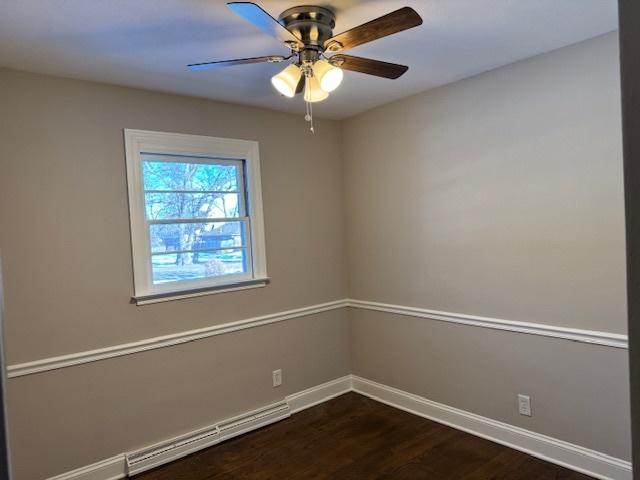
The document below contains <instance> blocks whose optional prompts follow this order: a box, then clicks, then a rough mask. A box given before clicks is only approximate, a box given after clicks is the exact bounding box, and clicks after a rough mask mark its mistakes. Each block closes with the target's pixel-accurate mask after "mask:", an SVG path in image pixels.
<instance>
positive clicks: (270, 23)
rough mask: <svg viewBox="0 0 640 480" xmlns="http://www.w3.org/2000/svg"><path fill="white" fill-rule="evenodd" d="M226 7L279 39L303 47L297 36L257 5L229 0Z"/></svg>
mask: <svg viewBox="0 0 640 480" xmlns="http://www.w3.org/2000/svg"><path fill="white" fill-rule="evenodd" d="M227 7H229V8H230V9H231V10H232V11H233V12H234V13H236V14H238V15H240V16H241V17H242V18H244V19H245V20H247V21H248V22H250V23H252V24H254V25H255V26H256V27H258V28H259V29H260V30H262V31H263V32H265V33H268V34H269V35H272V36H274V37H276V38H278V39H279V40H280V41H282V42H292V43H293V45H296V46H298V47H300V48H302V47H304V43H303V42H302V41H301V40H300V39H299V38H298V37H296V36H295V35H294V34H293V33H291V32H290V31H289V30H287V29H286V28H284V27H283V26H282V24H281V23H280V22H278V21H277V20H276V19H275V18H273V17H272V16H271V15H269V14H268V13H267V12H265V11H264V10H263V9H262V8H261V7H260V6H259V5H256V4H255V3H252V2H230V3H227Z"/></svg>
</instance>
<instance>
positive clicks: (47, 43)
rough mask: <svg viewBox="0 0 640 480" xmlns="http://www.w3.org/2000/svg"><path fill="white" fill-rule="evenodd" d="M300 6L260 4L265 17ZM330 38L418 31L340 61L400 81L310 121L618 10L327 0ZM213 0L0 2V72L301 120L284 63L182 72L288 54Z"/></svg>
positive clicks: (277, 0) (580, 0) (354, 84)
mask: <svg viewBox="0 0 640 480" xmlns="http://www.w3.org/2000/svg"><path fill="white" fill-rule="evenodd" d="M305 2H307V3H313V2H308V0H298V1H296V0H260V1H259V2H258V3H259V4H260V5H261V6H262V7H263V8H264V9H265V10H267V11H268V12H269V13H270V14H271V15H273V16H274V17H277V16H278V15H279V14H280V12H281V11H283V10H285V9H286V8H289V7H291V6H295V5H297V4H304V3H305ZM320 4H321V5H326V6H331V7H333V8H334V9H335V10H336V12H337V20H336V28H335V30H334V32H335V33H339V32H341V31H344V30H346V29H348V28H351V27H353V26H356V25H358V24H360V23H364V22H365V21H368V20H371V19H373V18H375V17H378V16H380V15H383V14H385V13H388V12H390V11H392V10H395V9H397V8H400V7H403V6H405V5H408V6H411V7H413V8H414V9H415V10H417V11H418V13H420V15H421V16H422V18H423V19H424V24H423V25H422V26H420V27H417V28H414V29H412V30H408V31H405V32H402V33H399V34H397V35H394V36H390V37H387V38H383V39H380V40H378V41H375V42H372V43H370V44H367V45H363V46H360V47H357V48H354V49H353V50H350V51H349V53H351V54H353V55H358V56H365V57H371V58H375V59H379V60H386V61H391V62H395V63H402V64H406V65H409V67H410V69H409V71H408V72H407V73H406V74H405V75H404V76H403V77H402V78H400V79H398V80H386V79H379V78H375V77H370V76H367V75H362V74H358V73H353V72H347V73H346V74H345V80H344V82H343V84H342V86H341V87H340V88H339V89H338V90H337V91H336V92H334V93H333V94H332V96H331V98H329V100H327V101H325V102H323V103H322V104H318V105H317V107H316V110H315V111H316V114H317V115H320V116H323V117H328V118H344V117H348V116H350V115H353V114H356V113H359V112H362V111H364V110H367V109H370V108H372V107H375V106H377V105H381V104H384V103H387V102H390V101H392V100H395V99H398V98H401V97H405V96H408V95H412V94H414V93H417V92H420V91H423V90H427V89H429V88H433V87H435V86H438V85H443V84H445V83H449V82H452V81H455V80H459V79H461V78H464V77H468V76H471V75H474V74H477V73H480V72H483V71H487V70H490V69H493V68H496V67H498V66H500V65H505V64H508V63H512V62H514V61H517V60H520V59H523V58H527V57H530V56H533V55H536V54H539V53H543V52H546V51H549V50H553V49H556V48H559V47H562V46H565V45H569V44H572V43H576V42H579V41H582V40H585V39H587V38H591V37H594V36H597V35H600V34H603V33H606V32H609V31H612V30H616V29H617V1H616V0H330V2H328V3H327V2H322V3H320ZM286 52H287V50H286V49H284V47H282V46H281V45H280V44H279V42H278V41H277V40H275V39H272V38H271V37H269V36H267V35H266V34H264V33H262V32H261V31H259V30H257V29H256V28H255V27H253V26H252V25H251V24H249V23H247V22H246V21H245V20H243V19H242V18H240V17H238V16H236V15H235V14H233V13H232V12H231V11H230V10H228V9H227V8H226V6H225V2H224V1H222V0H0V65H2V66H7V67H11V68H16V69H20V70H28V71H33V72H42V73H50V74H54V75H61V76H67V77H74V78H82V79H88V80H97V81H102V82H108V83H114V84H120V85H129V86H135V87H142V88H149V89H155V90H162V91H169V92H176V93H182V94H187V95H195V96H201V97H207V98H212V99H216V100H224V101H228V102H235V103H243V104H249V105H256V106H261V107H267V108H272V109H276V110H283V111H290V112H302V111H303V105H302V103H301V100H300V98H296V99H294V100H291V99H286V98H283V97H280V96H279V95H278V94H276V92H275V91H274V90H273V89H272V87H271V84H270V82H269V78H270V77H271V76H272V75H273V74H274V73H276V72H277V71H279V70H280V69H282V68H283V66H282V64H280V65H278V64H261V65H244V66H236V67H232V68H227V69H218V70H210V71H206V72H191V71H189V70H187V69H186V68H185V65H186V64H188V63H195V62H205V61H212V60H223V59H231V58H236V57H251V56H258V55H268V54H286Z"/></svg>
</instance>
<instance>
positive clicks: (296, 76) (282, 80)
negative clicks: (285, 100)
mask: <svg viewBox="0 0 640 480" xmlns="http://www.w3.org/2000/svg"><path fill="white" fill-rule="evenodd" d="M300 77H302V71H301V70H300V67H298V66H297V65H294V64H291V65H289V66H288V67H287V68H285V69H284V70H282V71H281V72H280V73H279V74H277V75H274V76H273V77H271V84H272V85H273V86H274V88H275V89H276V90H277V91H278V92H280V93H281V94H282V95H284V96H285V97H289V98H291V97H293V96H295V94H296V88H297V87H298V82H299V81H300Z"/></svg>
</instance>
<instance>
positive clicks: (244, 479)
mask: <svg viewBox="0 0 640 480" xmlns="http://www.w3.org/2000/svg"><path fill="white" fill-rule="evenodd" d="M135 478H136V480H283V479H291V480H298V479H300V480H303V479H304V480H336V479H339V480H362V479H372V480H416V479H425V480H528V479H535V480H588V479H589V478H591V477H587V476H586V475H582V474H579V473H576V472H573V471H571V470H568V469H566V468H562V467H559V466H557V465H553V464H550V463H547V462H544V461H542V460H540V459H537V458H534V457H532V456H530V455H526V454H524V453H522V452H518V451H516V450H512V449H509V448H507V447H504V446H501V445H498V444H497V443H493V442H491V441H489V440H485V439H482V438H479V437H475V436H473V435H470V434H468V433H464V432H461V431H459V430H455V429H453V428H450V427H447V426H444V425H441V424H438V423H436V422H432V421H430V420H427V419H424V418H421V417H418V416H415V415H412V414H410V413H407V412H404V411H401V410H398V409H395V408H392V407H389V406H387V405H383V404H381V403H378V402H375V401H373V400H371V399H369V398H367V397H364V396H362V395H358V394H356V393H347V394H345V395H342V396H340V397H338V398H335V399H333V400H331V401H329V402H326V403H323V404H320V405H317V406H315V407H312V408H310V409H308V410H304V411H302V412H299V413H297V414H295V415H293V416H292V417H290V418H288V419H286V420H283V421H281V422H278V423H275V424H273V425H270V426H267V427H264V428H262V429H260V430H257V431H254V432H251V433H248V434H245V435H242V436H240V437H237V438H234V439H231V440H229V441H227V442H223V443H221V444H219V445H216V446H214V447H211V448H208V449H206V450H202V451H200V452H197V453H194V454H192V455H189V456H188V457H185V458H184V459H181V460H178V461H176V462H173V463H171V464H168V465H165V466H163V467H160V468H157V469H155V470H152V471H149V472H145V473H142V474H140V475H138V476H136V477H135Z"/></svg>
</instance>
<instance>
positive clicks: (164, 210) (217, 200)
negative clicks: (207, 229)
mask: <svg viewBox="0 0 640 480" xmlns="http://www.w3.org/2000/svg"><path fill="white" fill-rule="evenodd" d="M239 198H240V196H239V195H238V194H237V193H173V192H172V193H145V195H144V203H145V209H146V212H147V219H148V220H165V219H170V218H231V217H239V216H241V214H242V212H241V205H240V204H239V203H238V201H239Z"/></svg>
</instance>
